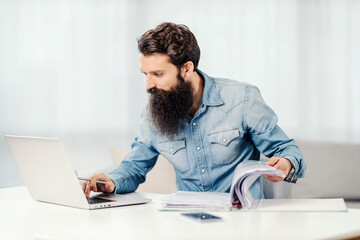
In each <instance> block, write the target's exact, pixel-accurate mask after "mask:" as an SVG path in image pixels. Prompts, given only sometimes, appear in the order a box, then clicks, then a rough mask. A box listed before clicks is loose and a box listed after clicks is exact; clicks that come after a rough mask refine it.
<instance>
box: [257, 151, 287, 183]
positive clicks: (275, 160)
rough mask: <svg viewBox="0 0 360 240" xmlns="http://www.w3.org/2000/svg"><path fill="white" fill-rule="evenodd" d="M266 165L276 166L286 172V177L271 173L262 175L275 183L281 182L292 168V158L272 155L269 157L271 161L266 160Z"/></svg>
mask: <svg viewBox="0 0 360 240" xmlns="http://www.w3.org/2000/svg"><path fill="white" fill-rule="evenodd" d="M266 165H268V166H271V167H275V168H276V169H278V170H279V171H280V172H282V173H284V174H285V177H280V176H275V175H269V174H264V175H262V176H263V177H264V178H266V179H267V180H269V181H271V182H274V183H277V182H281V181H282V180H284V179H285V178H286V176H287V175H288V174H289V172H290V170H291V163H290V160H288V159H286V158H280V157H272V158H270V159H269V161H267V162H266Z"/></svg>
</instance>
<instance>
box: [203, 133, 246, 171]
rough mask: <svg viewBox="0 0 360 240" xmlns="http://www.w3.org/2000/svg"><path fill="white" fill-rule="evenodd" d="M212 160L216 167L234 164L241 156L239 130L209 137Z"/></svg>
mask: <svg viewBox="0 0 360 240" xmlns="http://www.w3.org/2000/svg"><path fill="white" fill-rule="evenodd" d="M208 140H209V142H210V149H211V155H212V159H213V162H214V164H215V165H226V164H230V163H232V162H233V161H234V160H235V159H236V158H237V157H238V156H239V154H240V133H239V129H232V130H226V131H222V132H216V133H212V134H209V135H208Z"/></svg>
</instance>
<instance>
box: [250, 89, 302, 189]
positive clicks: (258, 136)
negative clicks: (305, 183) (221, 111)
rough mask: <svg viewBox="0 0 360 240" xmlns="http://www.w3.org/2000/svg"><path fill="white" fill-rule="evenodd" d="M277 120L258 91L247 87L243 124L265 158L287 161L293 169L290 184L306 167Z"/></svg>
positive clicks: (293, 142)
mask: <svg viewBox="0 0 360 240" xmlns="http://www.w3.org/2000/svg"><path fill="white" fill-rule="evenodd" d="M277 121H278V118H277V116H276V114H275V113H274V111H273V110H272V109H271V108H270V107H269V106H268V105H266V103H265V102H264V100H263V98H262V97H261V94H260V91H259V89H258V88H257V87H255V86H249V87H248V89H247V95H246V108H245V123H246V127H247V130H248V132H249V133H250V136H251V139H252V141H253V142H254V144H255V146H256V148H257V149H258V150H259V151H260V152H261V153H262V154H264V155H265V156H267V157H272V156H277V157H282V158H287V159H289V160H290V161H291V162H292V164H293V165H294V167H295V174H294V176H293V178H292V179H291V182H296V181H297V179H298V178H302V177H304V175H305V170H306V165H305V162H304V159H303V154H302V152H301V151H300V149H299V147H298V146H296V145H295V141H294V140H293V139H290V138H289V137H288V136H287V135H286V134H285V133H284V131H283V130H282V129H281V128H280V127H279V126H278V125H277Z"/></svg>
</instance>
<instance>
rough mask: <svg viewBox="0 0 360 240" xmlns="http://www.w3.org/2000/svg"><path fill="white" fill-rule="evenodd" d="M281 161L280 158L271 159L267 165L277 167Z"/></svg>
mask: <svg viewBox="0 0 360 240" xmlns="http://www.w3.org/2000/svg"><path fill="white" fill-rule="evenodd" d="M278 161H279V158H278V157H271V158H270V159H269V160H268V161H267V162H266V165H268V166H271V167H273V166H275V165H276V164H277V163H278Z"/></svg>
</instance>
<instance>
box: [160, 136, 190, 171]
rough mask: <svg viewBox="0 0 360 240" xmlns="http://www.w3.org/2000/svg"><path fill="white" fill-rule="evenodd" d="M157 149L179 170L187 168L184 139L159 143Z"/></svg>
mask: <svg viewBox="0 0 360 240" xmlns="http://www.w3.org/2000/svg"><path fill="white" fill-rule="evenodd" d="M158 151H159V153H160V154H161V155H163V156H164V157H165V158H166V159H167V160H168V161H169V162H170V163H171V164H172V165H173V166H174V168H175V169H176V170H178V171H179V172H181V173H184V172H186V171H188V170H189V168H190V166H189V162H188V159H187V153H186V141H185V139H179V140H174V141H169V142H162V143H159V144H158Z"/></svg>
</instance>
